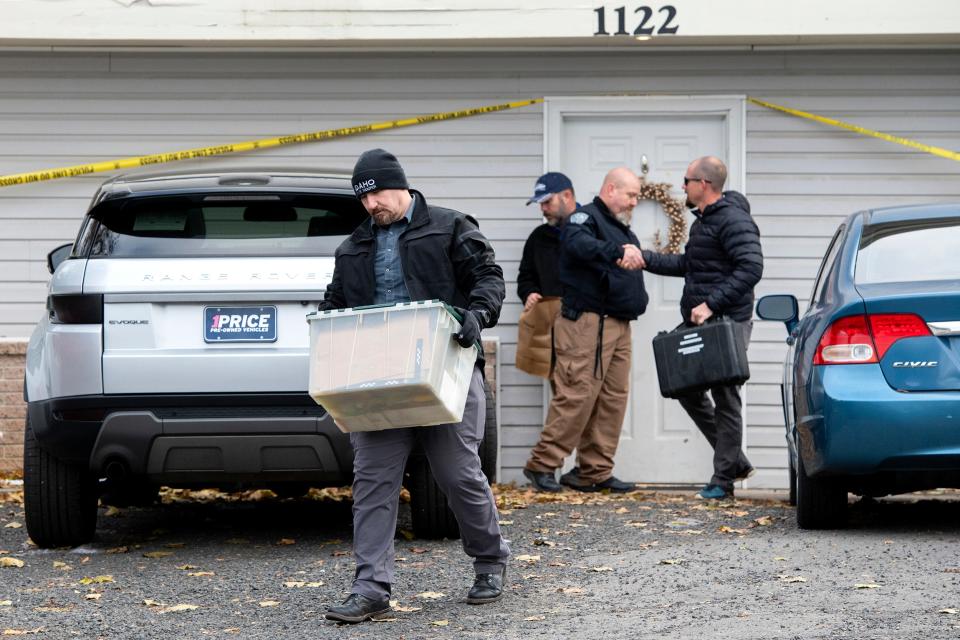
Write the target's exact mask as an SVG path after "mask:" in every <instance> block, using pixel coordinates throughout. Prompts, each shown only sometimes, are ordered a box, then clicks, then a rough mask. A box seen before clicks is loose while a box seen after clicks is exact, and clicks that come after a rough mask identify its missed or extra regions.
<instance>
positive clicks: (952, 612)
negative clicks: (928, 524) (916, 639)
mask: <svg viewBox="0 0 960 640" xmlns="http://www.w3.org/2000/svg"><path fill="white" fill-rule="evenodd" d="M7 602H10V601H9V600H7ZM0 604H3V603H2V602H0ZM937 613H946V614H948V615H954V614H955V613H957V609H940V610H939V611H937Z"/></svg>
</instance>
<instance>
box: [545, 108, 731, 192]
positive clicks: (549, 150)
mask: <svg viewBox="0 0 960 640" xmlns="http://www.w3.org/2000/svg"><path fill="white" fill-rule="evenodd" d="M600 115H606V116H655V115H666V116H676V115H718V116H721V117H722V118H723V120H724V122H725V124H726V128H725V130H726V145H727V149H726V152H727V153H726V156H727V187H726V188H728V189H736V190H737V191H740V192H743V191H744V185H745V184H746V164H747V163H746V149H747V143H746V136H747V131H746V116H747V97H746V96H745V95H703V96H690V95H673V96H589V97H580V96H577V97H567V96H547V97H545V98H544V99H543V170H544V172H546V171H550V170H553V169H556V170H561V169H560V167H561V166H562V163H563V143H562V140H563V124H564V120H565V119H567V118H571V117H577V116H600ZM690 159H691V160H694V158H690Z"/></svg>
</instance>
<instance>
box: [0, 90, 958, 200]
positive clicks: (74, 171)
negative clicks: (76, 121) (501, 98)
mask: <svg viewBox="0 0 960 640" xmlns="http://www.w3.org/2000/svg"><path fill="white" fill-rule="evenodd" d="M747 100H748V101H749V102H752V103H753V104H756V105H759V106H761V107H766V108H767V109H773V110H774V111H780V112H782V113H786V114H789V115H792V116H796V117H798V118H805V119H807V120H813V121H814V122H819V123H821V124H825V125H829V126H832V127H838V128H840V129H846V130H847V131H853V132H854V133H859V134H862V135H865V136H870V137H872V138H878V139H880V140H886V141H887V142H893V143H895V144H900V145H903V146H906V147H911V148H913V149H918V150H920V151H924V152H926V153H931V154H933V155H935V156H939V157H941V158H947V159H949V160H955V161H958V162H960V153H958V152H956V151H951V150H950V149H944V148H943V147H934V146H932V145H928V144H923V143H921V142H917V141H915V140H910V139H908V138H901V137H899V136H892V135H890V134H887V133H882V132H880V131H874V130H873V129H867V128H866V127H860V126H857V125H854V124H849V123H846V122H842V121H840V120H835V119H833V118H827V117H824V116H818V115H816V114H813V113H808V112H806V111H800V110H799V109H791V108H789V107H784V106H781V105H778V104H773V103H772V102H765V101H763V100H758V99H757V98H751V97H747ZM541 102H543V98H533V99H530V100H520V101H517V102H507V103H504V104H494V105H488V106H486V107H475V108H473V109H463V110H460V111H446V112H442V113H431V114H428V115H423V116H416V117H413V118H406V119H403V120H389V121H386V122H376V123H374V124H364V125H359V126H356V127H346V128H343V129H327V130H325V131H313V132H310V133H298V134H294V135H289V136H281V137H279V138H268V139H266V140H253V141H250V142H239V143H235V144H225V145H220V146H216V147H200V148H198V149H187V150H186V151H173V152H170V153H157V154H153V155H148V156H136V157H133V158H123V159H121V160H108V161H105V162H94V163H90V164H80V165H76V166H72V167H60V168H57V169H45V170H43V171H32V172H29V173H16V174H11V175H6V176H0V187H9V186H12V185H17V184H30V183H33V182H42V181H44V180H55V179H57V178H72V177H74V176H83V175H88V174H91V173H101V172H103V171H117V170H119V169H134V168H138V167H146V166H149V165H154V164H162V163H164V162H175V161H177V160H192V159H195V158H207V157H210V156H218V155H224V154H227V153H242V152H244V151H255V150H258V149H269V148H271V147H281V146H285V145H289V144H302V143H304V142H316V141H318V140H330V139H332V138H343V137H346V136H354V135H358V134H361V133H370V132H373V131H384V130H387V129H397V128H400V127H410V126H413V125H418V124H426V123H428V122H439V121H441V120H454V119H457V118H467V117H470V116H477V115H482V114H484V113H494V112H496V111H506V110H508V109H516V108H519V107H528V106H530V105H534V104H539V103H541Z"/></svg>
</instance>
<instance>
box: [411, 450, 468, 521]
mask: <svg viewBox="0 0 960 640" xmlns="http://www.w3.org/2000/svg"><path fill="white" fill-rule="evenodd" d="M407 490H408V491H409V492H410V515H411V516H412V519H413V533H414V535H415V536H417V537H418V538H423V539H426V540H439V539H441V538H450V539H451V540H456V539H457V538H459V537H460V527H459V526H458V525H457V519H456V518H455V517H454V516H453V512H452V511H450V508H449V507H448V506H447V499H446V497H444V495H443V492H442V491H440V487H439V486H438V485H437V481H436V480H434V479H433V474H432V473H431V472H430V465H429V463H428V462H427V459H426V457H424V456H416V458H415V459H412V460H411V462H410V465H409V466H408V471H407Z"/></svg>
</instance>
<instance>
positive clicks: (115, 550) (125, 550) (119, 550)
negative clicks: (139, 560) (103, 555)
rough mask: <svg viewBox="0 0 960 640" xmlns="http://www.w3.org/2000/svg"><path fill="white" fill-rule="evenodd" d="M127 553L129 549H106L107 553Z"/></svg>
mask: <svg viewBox="0 0 960 640" xmlns="http://www.w3.org/2000/svg"><path fill="white" fill-rule="evenodd" d="M128 551H130V548H129V547H113V548H111V549H107V553H127V552H128Z"/></svg>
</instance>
